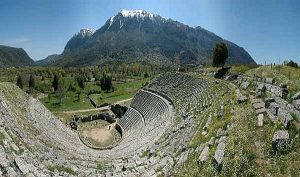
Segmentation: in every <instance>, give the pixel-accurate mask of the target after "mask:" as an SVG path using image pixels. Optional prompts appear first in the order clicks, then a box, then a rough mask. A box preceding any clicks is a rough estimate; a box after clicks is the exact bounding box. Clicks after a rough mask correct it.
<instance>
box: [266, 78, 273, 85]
mask: <svg viewBox="0 0 300 177" xmlns="http://www.w3.org/2000/svg"><path fill="white" fill-rule="evenodd" d="M265 82H266V83H268V84H274V79H273V78H270V77H269V78H266V80H265Z"/></svg>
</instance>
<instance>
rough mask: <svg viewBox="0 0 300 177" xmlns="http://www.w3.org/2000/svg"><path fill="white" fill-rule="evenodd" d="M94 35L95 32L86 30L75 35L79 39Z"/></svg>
mask: <svg viewBox="0 0 300 177" xmlns="http://www.w3.org/2000/svg"><path fill="white" fill-rule="evenodd" d="M94 33H95V30H93V29H89V28H86V29H81V30H80V32H79V33H77V35H78V36H81V37H85V36H92V35H93V34H94Z"/></svg>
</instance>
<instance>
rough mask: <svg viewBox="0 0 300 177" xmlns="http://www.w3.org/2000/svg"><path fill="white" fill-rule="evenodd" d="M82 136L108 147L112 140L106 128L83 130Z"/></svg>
mask: <svg viewBox="0 0 300 177" xmlns="http://www.w3.org/2000/svg"><path fill="white" fill-rule="evenodd" d="M83 135H84V136H86V137H88V138H90V139H92V140H93V141H95V142H97V143H99V144H102V145H109V144H110V143H111V142H112V141H113V139H114V137H113V135H112V134H111V133H110V130H109V129H108V126H107V127H103V128H93V129H90V130H84V131H83Z"/></svg>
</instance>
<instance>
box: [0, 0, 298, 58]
mask: <svg viewBox="0 0 300 177" xmlns="http://www.w3.org/2000/svg"><path fill="white" fill-rule="evenodd" d="M122 9H143V10H146V11H149V12H152V13H156V14H159V15H161V16H162V17H165V18H171V19H173V20H177V21H180V22H182V23H185V24H187V25H189V26H201V27H203V28H205V29H207V30H209V31H212V32H214V33H215V34H217V35H219V36H220V37H222V38H224V39H227V40H230V41H232V42H234V43H236V44H238V45H239V46H242V47H244V48H245V49H246V50H247V51H248V52H249V53H250V55H251V56H252V57H253V58H254V59H255V60H256V62H257V63H264V61H267V62H276V63H278V62H279V61H281V62H282V61H283V60H284V59H293V60H295V61H297V62H300V1H297V0H294V1H290V0H284V1H282V0H280V1H279V0H268V1H267V0H265V1H261V0H257V1H255V0H203V1H202V0H185V1H184V0H153V1H150V0H145V1H141V0H119V1H117V0H101V1H100V0H26V1H20V0H1V1H0V19H1V23H0V24H1V26H0V34H1V35H0V44H4V45H9V46H14V47H20V48H24V49H25V50H26V51H27V53H28V54H29V55H30V56H31V57H32V58H33V59H35V60H38V59H43V58H45V57H46V56H48V55H50V54H55V53H58V54H60V53H61V52H62V51H63V48H64V46H65V45H66V43H67V41H68V40H69V39H70V38H71V37H72V36H73V35H74V34H75V33H77V32H78V31H79V30H80V29H81V28H93V29H98V28H100V27H101V26H102V25H103V24H104V23H105V21H106V20H107V19H108V18H109V17H110V16H112V15H115V14H117V13H118V12H119V11H120V10H122Z"/></svg>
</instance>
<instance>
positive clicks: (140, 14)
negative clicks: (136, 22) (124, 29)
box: [120, 9, 156, 19]
mask: <svg viewBox="0 0 300 177" xmlns="http://www.w3.org/2000/svg"><path fill="white" fill-rule="evenodd" d="M120 13H121V14H122V16H123V17H131V18H132V17H137V18H140V19H144V18H146V17H148V18H150V19H153V17H155V16H156V15H155V14H152V13H149V12H146V11H144V10H125V9H123V10H121V11H120Z"/></svg>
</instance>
